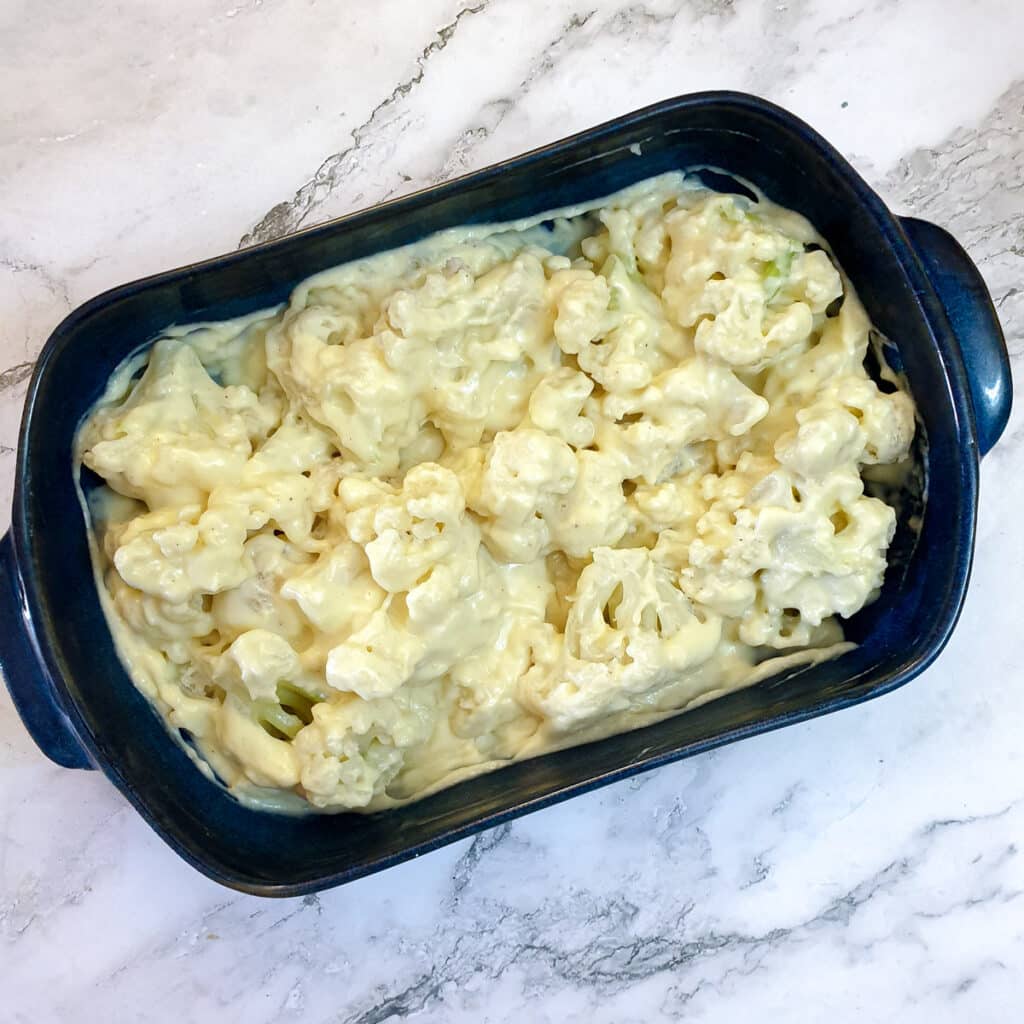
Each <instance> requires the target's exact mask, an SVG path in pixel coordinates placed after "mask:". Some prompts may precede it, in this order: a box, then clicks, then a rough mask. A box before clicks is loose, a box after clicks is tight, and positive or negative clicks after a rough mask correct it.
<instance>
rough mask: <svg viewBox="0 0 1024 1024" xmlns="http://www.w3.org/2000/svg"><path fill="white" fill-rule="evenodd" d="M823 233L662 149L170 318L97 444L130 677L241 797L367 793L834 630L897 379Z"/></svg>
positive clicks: (869, 565)
mask: <svg viewBox="0 0 1024 1024" xmlns="http://www.w3.org/2000/svg"><path fill="white" fill-rule="evenodd" d="M823 246H824V242H823V240H822V239H820V238H819V237H818V235H817V234H816V232H815V231H814V229H813V228H812V227H811V225H810V224H809V223H808V222H807V221H806V220H804V219H803V218H802V217H800V216H798V215H797V214H795V213H792V212H790V211H786V210H783V209H781V208H779V207H777V206H775V205H773V204H771V203H770V202H768V201H767V200H764V199H761V200H760V201H758V202H752V201H749V200H747V199H744V198H741V197H737V196H728V195H722V194H718V193H714V192H711V191H709V190H707V189H704V188H702V187H700V186H699V185H698V184H697V183H695V182H694V181H692V180H690V179H687V178H685V177H684V176H682V175H680V174H668V175H663V176H661V177H658V178H654V179H651V180H649V181H646V182H643V183H641V184H639V185H637V186H634V187H632V188H629V189H626V190H624V191H623V192H620V193H617V194H616V195H613V196H609V197H607V198H605V199H603V200H600V201H597V202H595V203H593V204H589V205H588V206H586V207H579V208H574V209H572V210H563V211H557V212H554V213H545V214H542V215H539V216H538V217H536V218H533V219H532V220H530V221H524V222H520V223H516V224H512V225H507V224H506V225H494V226H484V227H479V226H478V227H471V228H465V229H458V230H449V231H445V232H442V233H440V234H438V235H435V236H433V237H431V238H428V239H426V240H425V241H422V242H419V243H417V244H415V245H410V246H406V247H404V248H401V249H396V250H393V251H390V252H386V253H382V254H380V255H377V256H373V257H370V258H368V259H364V260H359V261H357V262H354V263H350V264H346V265H344V266H340V267H335V268H333V269H331V270H327V271H325V272H323V273H321V274H317V275H316V276H315V277H312V278H309V279H308V280H306V281H304V282H303V283H302V284H300V285H299V286H298V287H297V288H296V289H295V291H294V293H293V294H292V296H291V299H290V301H289V302H288V303H287V304H285V305H283V306H282V307H280V308H278V309H274V310H268V311H264V312H262V313H258V314H255V315H253V316H249V317H246V318H243V319H240V320H234V321H230V322H223V323H214V324H203V325H193V326H188V327H175V328H171V329H169V330H167V331H166V332H165V333H164V334H163V335H162V336H161V337H160V338H159V339H158V340H157V341H156V342H155V344H153V345H152V347H150V348H148V349H147V350H146V351H144V352H142V353H139V354H137V355H135V356H133V357H131V358H130V359H128V360H126V362H125V363H124V364H123V365H122V366H121V367H120V368H119V370H118V371H117V372H116V373H115V374H114V376H113V377H112V378H111V381H110V384H109V386H108V388H107V391H106V393H105V394H104V396H103V397H102V399H101V400H100V401H99V402H98V403H97V405H96V406H95V408H94V409H93V410H92V411H91V412H90V414H89V415H88V417H87V418H86V420H85V421H84V422H83V424H82V426H81V428H80V431H79V434H78V439H77V447H76V460H77V461H78V462H79V463H80V464H84V465H85V466H87V467H88V468H89V469H91V470H92V471H93V472H95V473H97V474H98V475H99V476H100V477H102V478H103V480H104V481H105V487H103V488H101V489H98V490H95V491H93V492H92V494H91V495H90V499H89V503H88V507H87V509H86V512H87V519H88V520H89V523H90V528H91V529H92V530H94V531H95V533H94V538H93V543H92V550H93V557H94V566H95V570H96V576H97V585H98V588H99V591H100V595H101V599H102V603H103V607H104V610H105V612H106V616H107V619H108V622H109V624H110V627H111V631H112V633H113V636H114V639H115V642H116V645H117V649H118V652H119V654H120V656H121V658H122V660H123V662H124V664H125V666H126V668H127V670H128V673H129V675H130V676H131V678H132V679H133V681H134V682H135V684H136V685H137V686H138V687H139V689H140V690H141V691H142V692H143V693H144V694H145V695H146V696H147V697H148V698H149V699H150V700H151V701H152V702H153V704H154V705H155V706H156V707H157V708H158V710H159V711H160V713H161V714H162V715H163V716H164V717H165V719H166V721H167V724H168V726H169V728H170V729H171V730H172V732H174V733H175V734H178V732H179V731H180V730H186V731H187V732H188V734H190V735H191V736H192V737H193V739H194V743H195V744H196V746H197V747H198V750H199V752H200V755H201V756H199V755H197V756H196V757H195V760H196V761H197V763H200V764H202V763H203V760H204V759H205V761H206V762H208V765H209V767H210V768H212V769H213V771H214V772H215V773H216V775H217V776H218V777H219V778H220V779H221V780H222V781H223V782H224V783H225V785H227V786H228V787H229V788H230V789H231V791H232V792H233V793H234V794H235V795H236V796H237V797H239V798H240V799H242V800H245V801H248V802H250V803H252V804H253V805H255V806H266V807H273V808H276V809H296V808H313V809H317V810H324V811H340V810H363V811H375V810H380V809H382V808H386V807H391V806H395V805H397V804H400V803H403V802H406V801H408V800H412V799H416V798H419V797H422V796H424V795H426V794H427V793H430V792H434V791H436V790H438V789H439V788H442V787H443V786H446V785H450V784H452V783H453V782H456V781H458V780H459V779H462V778H466V777H468V776H470V775H473V774H477V773H479V772H481V771H486V770H490V769H493V768H495V767H498V766H500V765H502V764H507V763H508V762H509V761H512V760H515V759H519V758H524V757H532V756H535V755H538V754H541V753H545V752H547V751H551V750H555V749H559V748H563V747H565V746H568V745H572V744H575V743H581V742H586V741H590V740H593V739H596V738H598V737H601V736H606V735H609V734H612V733H616V732H621V731H625V730H628V729H633V728H636V727H639V726H642V725H647V724H650V723H652V722H654V721H658V720H660V719H663V718H665V717H666V716H668V715H672V714H676V713H678V712H679V711H682V710H685V709H686V708H691V707H694V706H697V705H699V704H701V703H704V702H706V701H708V700H711V699H713V698H715V697H718V696H720V695H722V694H725V693H728V692H730V691H733V690H736V689H738V688H741V687H744V686H749V685H751V684H753V683H755V682H757V681H758V680H760V679H763V678H765V677H767V676H769V675H773V674H775V673H777V672H779V671H781V670H783V669H785V668H789V667H792V666H794V665H798V664H810V663H813V662H815V661H819V660H821V659H822V658H826V657H831V656H834V655H835V654H837V653H838V652H840V651H842V650H845V649H847V648H848V647H849V646H850V645H848V644H844V643H843V637H842V630H841V627H840V625H839V620H840V619H842V618H846V617H849V616H850V615H853V614H854V613H855V612H857V611H858V610H860V609H861V608H862V607H863V606H864V605H865V604H866V603H867V602H869V601H871V600H873V599H874V598H875V596H877V593H878V590H879V588H880V586H881V584H882V580H883V576H884V573H885V568H886V552H887V549H888V546H889V544H890V541H891V540H892V536H893V532H894V528H895V513H894V511H893V508H892V507H891V506H890V505H889V504H887V503H886V502H884V501H882V500H879V499H878V498H875V497H870V496H868V495H866V494H865V492H864V482H863V477H862V472H863V470H864V469H865V467H876V466H888V465H893V466H896V465H902V464H903V462H904V460H905V459H906V458H907V454H908V449H909V446H910V444H911V441H912V438H913V434H914V406H913V403H912V401H911V399H910V397H909V396H908V395H907V394H906V393H905V391H903V390H900V389H897V390H896V391H894V392H891V393H883V392H882V391H880V390H879V388H878V387H877V386H876V384H875V383H874V382H873V381H872V380H871V378H870V377H869V375H868V373H867V372H866V370H865V368H864V359H865V354H866V352H867V348H868V343H869V331H870V328H871V324H870V322H869V320H868V317H867V315H866V314H865V312H864V309H863V307H862V306H861V304H860V302H859V301H858V299H857V296H856V293H855V292H854V290H853V288H852V287H851V285H850V283H849V282H848V281H846V280H845V279H844V278H843V276H842V275H841V273H840V272H839V270H838V269H837V267H836V265H835V264H834V263H833V261H832V259H831V258H830V257H829V255H828V254H827V252H826V251H825V249H824V248H822V247H823ZM840 298H841V299H842V302H841V306H840V303H839V301H838V300H840ZM837 307H839V308H838V310H837ZM140 374H141V375H140ZM76 476H77V472H76ZM204 768H205V765H204ZM205 770H207V771H209V768H205Z"/></svg>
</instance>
